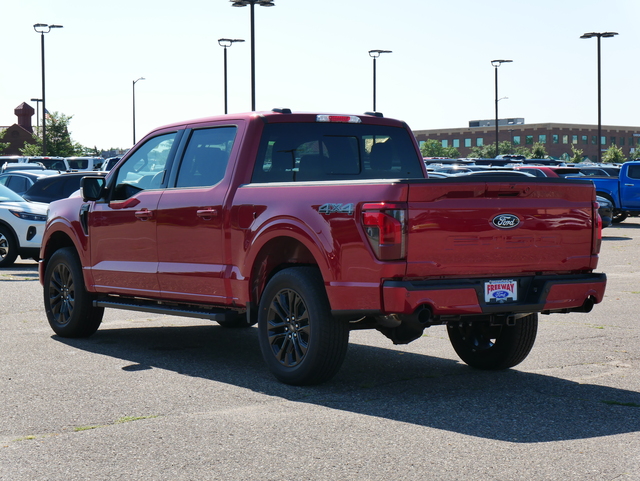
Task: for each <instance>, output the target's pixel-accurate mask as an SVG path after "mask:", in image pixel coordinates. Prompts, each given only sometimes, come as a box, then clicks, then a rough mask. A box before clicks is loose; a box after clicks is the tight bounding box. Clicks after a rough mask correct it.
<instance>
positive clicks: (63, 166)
mask: <svg viewBox="0 0 640 481" xmlns="http://www.w3.org/2000/svg"><path fill="white" fill-rule="evenodd" d="M118 160H120V157H119V156H118V157H111V158H109V159H103V158H102V157H42V156H39V157H21V156H4V157H1V156H0V169H2V172H6V171H7V170H17V169H20V168H21V167H26V165H39V166H41V168H42V169H45V170H57V171H60V172H67V171H73V170H79V171H92V172H93V171H103V170H104V171H108V170H109V169H110V168H111V167H113V166H114V165H115V163H116V162H117V161H118ZM27 168H29V167H27Z"/></svg>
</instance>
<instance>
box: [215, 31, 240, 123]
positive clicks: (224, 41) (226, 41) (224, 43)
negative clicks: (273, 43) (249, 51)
mask: <svg viewBox="0 0 640 481" xmlns="http://www.w3.org/2000/svg"><path fill="white" fill-rule="evenodd" d="M238 42H244V40H243V39H241V38H219V39H218V44H219V45H220V46H221V47H223V48H224V113H225V114H226V113H228V108H227V48H229V47H231V45H233V44H234V43H238Z"/></svg>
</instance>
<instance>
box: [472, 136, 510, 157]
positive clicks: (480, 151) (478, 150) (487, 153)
mask: <svg viewBox="0 0 640 481" xmlns="http://www.w3.org/2000/svg"><path fill="white" fill-rule="evenodd" d="M511 153H513V146H512V145H511V142H509V141H508V140H503V141H502V142H499V143H498V154H499V155H505V154H511ZM469 157H475V158H479V159H493V158H495V157H496V144H495V143H491V144H487V145H483V146H482V147H472V148H471V153H470V154H469Z"/></svg>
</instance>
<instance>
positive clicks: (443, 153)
mask: <svg viewBox="0 0 640 481" xmlns="http://www.w3.org/2000/svg"><path fill="white" fill-rule="evenodd" d="M420 152H421V153H422V156H423V157H447V158H449V159H457V158H458V157H460V152H459V151H458V149H456V148H455V147H443V146H442V143H441V142H439V141H437V140H436V139H429V140H427V141H426V142H424V143H423V144H422V147H420Z"/></svg>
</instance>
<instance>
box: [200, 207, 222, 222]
mask: <svg viewBox="0 0 640 481" xmlns="http://www.w3.org/2000/svg"><path fill="white" fill-rule="evenodd" d="M196 215H197V216H198V217H200V218H201V219H204V220H211V218H212V217H216V216H217V215H218V209H214V208H213V207H208V208H206V209H198V210H197V211H196Z"/></svg>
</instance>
